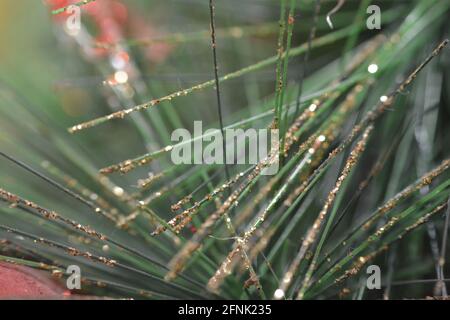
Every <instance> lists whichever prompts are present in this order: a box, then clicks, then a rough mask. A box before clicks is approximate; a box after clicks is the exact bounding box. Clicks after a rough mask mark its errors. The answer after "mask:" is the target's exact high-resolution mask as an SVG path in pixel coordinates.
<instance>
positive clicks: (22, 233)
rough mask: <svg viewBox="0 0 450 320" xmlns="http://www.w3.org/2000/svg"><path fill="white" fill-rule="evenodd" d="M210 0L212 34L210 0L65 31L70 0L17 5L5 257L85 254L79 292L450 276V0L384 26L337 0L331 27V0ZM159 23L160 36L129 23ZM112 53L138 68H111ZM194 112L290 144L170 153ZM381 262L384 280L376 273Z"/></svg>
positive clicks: (45, 259)
mask: <svg viewBox="0 0 450 320" xmlns="http://www.w3.org/2000/svg"><path fill="white" fill-rule="evenodd" d="M91 2H92V3H91ZM102 2H103V1H102V0H97V1H87V2H86V3H85V2H80V3H79V4H77V5H79V6H80V8H81V9H82V12H85V10H87V9H88V8H89V6H93V5H99V8H102V7H101V6H100V5H101V3H102ZM215 2H216V3H215V16H214V18H215V20H211V21H214V22H215V29H214V34H213V38H215V41H214V42H213V43H214V45H213V46H211V33H210V31H209V26H210V18H211V17H210V12H213V11H214V10H211V11H210V10H209V8H208V6H207V5H206V3H205V2H204V1H203V2H200V1H199V2H197V1H186V2H173V3H171V2H170V4H169V3H168V2H166V1H161V2H155V1H144V0H142V1H140V0H133V1H127V2H126V4H127V8H128V9H127V10H128V15H127V19H128V20H127V25H124V26H121V27H120V28H122V29H120V30H121V32H120V33H121V36H120V37H119V38H118V39H117V41H116V42H113V43H98V42H96V41H94V36H95V35H96V34H97V33H98V32H99V31H98V30H96V25H95V19H93V18H92V16H90V15H88V14H83V19H82V21H83V26H82V32H83V33H82V35H79V36H75V37H73V36H69V35H67V34H66V33H65V32H64V30H63V25H62V24H61V23H60V22H58V20H52V19H54V16H56V17H57V16H58V14H61V13H64V12H65V9H61V10H59V9H54V10H53V11H52V10H50V11H48V8H45V7H43V6H42V4H41V3H39V2H35V1H33V4H32V8H33V9H35V10H36V12H37V14H36V15H33V17H30V21H23V20H19V19H17V20H15V21H14V22H10V23H11V25H10V26H9V28H10V29H11V31H10V33H11V34H10V35H9V36H12V35H14V36H15V37H16V39H17V41H9V42H8V36H5V39H4V41H3V39H2V43H4V45H5V46H8V50H7V51H6V52H7V53H6V57H5V60H4V63H1V62H0V63H1V65H0V71H1V74H2V76H1V78H0V200H1V201H0V240H1V243H2V245H1V247H0V261H8V262H13V263H18V264H21V265H25V266H29V267H33V268H39V269H44V270H46V271H48V272H49V273H51V274H53V275H55V276H60V275H61V274H62V273H64V272H65V270H66V268H67V266H69V265H73V264H76V265H79V266H80V267H81V270H82V278H83V289H82V290H81V293H84V294H91V295H99V296H109V297H116V298H118V297H133V298H152V299H171V298H185V299H190V298H199V299H214V298H227V299H229V298H234V299H249V298H262V299H265V298H267V299H271V298H274V297H276V298H287V299H296V298H299V299H327V298H345V299H379V298H383V297H384V298H423V297H425V296H432V295H436V296H440V295H446V288H445V285H444V284H443V283H444V280H445V279H444V278H445V274H446V268H447V265H448V264H446V263H445V259H446V258H447V257H448V254H447V252H445V248H446V242H447V228H448V216H449V214H450V209H449V208H448V203H449V197H450V174H449V170H448V169H449V166H450V160H448V159H449V157H450V153H449V151H450V148H449V145H450V133H449V130H448V124H449V121H450V108H449V101H450V96H449V92H450V90H449V89H450V77H449V75H450V73H449V70H450V59H449V57H450V52H449V49H448V46H447V42H448V41H447V42H446V41H445V39H446V38H447V37H448V21H447V18H448V14H449V10H450V2H448V1H440V0H428V1H419V0H418V1H414V0H408V1H382V2H381V5H380V6H381V9H382V29H381V30H367V28H366V24H365V23H366V21H365V19H366V11H365V10H366V8H367V5H368V4H369V3H370V1H347V2H345V3H343V6H342V7H341V8H339V10H337V12H334V13H333V15H332V16H331V17H329V18H331V19H332V21H333V26H334V29H330V27H329V25H328V23H327V19H326V17H327V13H328V12H333V10H332V9H333V7H335V6H336V3H335V2H334V1H333V2H331V1H319V0H317V1H306V0H297V1H295V0H291V1H284V0H283V1H275V0H264V1H258V2H254V1H215ZM212 3H214V2H212ZM17 6H18V7H19V10H11V11H8V12H11V14H17V15H19V16H23V15H24V11H21V9H23V10H24V8H25V5H24V6H23V7H22V8H20V6H21V5H20V4H17ZM27 6H28V5H27ZM29 7H30V6H28V7H27V8H29ZM45 10H47V11H48V13H49V14H48V16H46V15H45ZM334 11H336V10H334ZM100 12H102V11H100ZM140 13H143V15H144V16H147V17H150V18H148V19H143V18H142V16H141V14H140ZM103 15H104V17H107V13H106V12H105V13H99V16H100V17H103ZM97 17H98V16H97ZM142 19H143V20H142ZM278 19H279V22H280V23H279V24H278V23H277V20H278ZM137 20H139V22H138V21H137ZM146 23H147V24H148V25H147V27H148V28H151V29H152V30H153V36H151V37H149V38H145V37H139V36H136V35H135V34H133V33H132V32H131V30H132V26H133V25H134V24H139V25H140V26H141V28H143V27H142V24H146ZM36 26H38V27H36ZM156 26H158V27H156ZM97 28H98V26H97ZM37 30H40V31H37ZM52 31H54V32H52ZM0 39H1V38H0ZM20 39H23V40H20ZM23 48H25V51H27V52H31V51H34V55H33V56H32V57H30V56H29V55H28V54H25V53H24V51H23ZM213 49H214V51H212V50H213ZM158 50H159V51H158ZM99 52H100V53H99ZM158 52H159V54H160V57H159V58H158V59H156V58H152V57H154V55H155V54H156V55H157V54H158ZM213 52H214V60H213V59H212V54H213ZM118 53H120V54H126V56H127V59H128V58H129V62H128V63H129V69H127V72H128V76H129V78H128V79H125V81H118V82H119V83H114V81H115V79H114V75H115V72H117V69H114V63H112V62H111V61H113V60H112V59H114V57H116V55H117V54H118ZM152 54H153V55H152ZM152 59H153V60H152ZM214 62H215V63H214ZM373 64H376V65H377V67H378V69H377V71H376V72H374V73H371V72H368V67H369V66H370V65H373ZM216 67H217V69H216ZM215 70H216V71H217V73H215ZM215 76H216V77H215ZM116 79H117V77H116ZM116 82H117V81H116ZM120 82H123V83H120ZM217 108H219V114H220V115H221V118H220V119H219V117H218V113H217ZM195 120H202V121H203V123H204V126H208V127H210V128H217V127H219V125H222V124H223V127H224V128H280V130H281V134H280V141H279V148H277V152H276V153H271V154H270V155H269V156H268V158H267V159H266V160H265V161H262V162H261V163H259V164H257V165H253V166H247V165H246V166H243V165H227V166H226V168H224V166H220V165H178V166H175V165H173V164H172V163H171V160H170V152H171V151H172V150H173V148H174V147H175V145H174V144H173V142H172V141H171V140H170V135H171V132H172V131H173V130H175V129H177V128H187V129H191V128H192V125H193V122H194V121H195ZM68 128H69V129H68ZM201 138H203V137H195V138H193V140H192V141H194V140H196V141H197V140H199V139H201ZM278 156H279V157H280V161H281V165H280V170H279V171H278V173H277V174H275V175H273V176H264V175H261V170H262V169H264V167H266V166H268V165H270V163H271V162H272V161H275V159H276V158H277V157H278ZM226 171H228V172H229V174H226ZM370 264H377V265H379V266H380V268H381V270H382V289H381V290H368V289H366V278H367V276H368V275H367V273H366V267H367V266H368V265H370ZM447 271H448V270H447ZM447 273H448V272H447ZM426 279H428V280H426ZM429 279H434V280H432V281H431V280H429Z"/></svg>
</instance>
